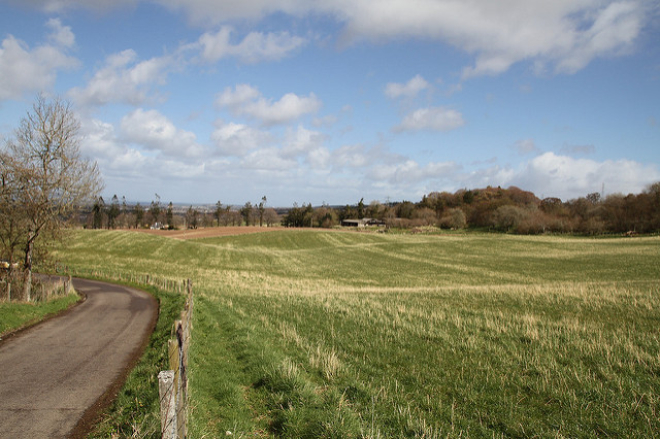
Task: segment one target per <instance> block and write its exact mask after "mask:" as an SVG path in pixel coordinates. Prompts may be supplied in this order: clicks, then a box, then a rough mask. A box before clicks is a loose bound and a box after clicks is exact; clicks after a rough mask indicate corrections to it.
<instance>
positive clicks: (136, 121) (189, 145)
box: [120, 108, 205, 157]
mask: <svg viewBox="0 0 660 439" xmlns="http://www.w3.org/2000/svg"><path fill="white" fill-rule="evenodd" d="M120 127H121V131H122V134H123V136H124V138H125V139H126V140H127V141H128V142H131V143H135V144H138V145H140V146H143V147H144V148H146V149H148V150H152V151H160V152H163V153H164V154H166V155H168V156H174V157H201V156H203V154H204V152H205V151H204V148H203V147H202V146H201V145H199V144H198V143H197V137H196V136H195V134H194V133H191V132H190V131H185V130H181V129H179V128H177V127H176V126H175V125H174V124H173V123H172V122H171V121H170V120H169V119H168V118H167V117H165V116H164V115H162V114H161V113H159V112H158V111H156V110H148V111H145V110H143V109H141V108H138V109H137V110H135V111H133V112H132V113H130V114H128V115H126V116H124V117H123V118H122V120H121V123H120Z"/></svg>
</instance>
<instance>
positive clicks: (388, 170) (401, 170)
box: [369, 159, 460, 186]
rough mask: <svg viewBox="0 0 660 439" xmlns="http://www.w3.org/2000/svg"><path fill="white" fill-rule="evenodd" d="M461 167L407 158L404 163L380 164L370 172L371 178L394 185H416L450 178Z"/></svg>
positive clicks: (452, 163) (453, 164)
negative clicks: (421, 162) (421, 163)
mask: <svg viewBox="0 0 660 439" xmlns="http://www.w3.org/2000/svg"><path fill="white" fill-rule="evenodd" d="M459 169H460V167H459V166H458V165H457V164H456V163H454V162H431V163H427V164H426V165H420V164H419V163H417V162H416V161H414V160H410V159H407V160H405V161H403V162H402V163H396V164H378V165H376V166H374V167H373V169H371V170H370V172H369V178H370V179H373V180H375V181H380V182H386V183H388V184H392V185H395V184H396V185H400V184H405V185H409V186H410V185H414V184H417V183H420V182H426V181H428V180H430V181H437V180H448V179H449V178H450V177H452V176H454V175H455V174H456V172H457V171H458V170H459Z"/></svg>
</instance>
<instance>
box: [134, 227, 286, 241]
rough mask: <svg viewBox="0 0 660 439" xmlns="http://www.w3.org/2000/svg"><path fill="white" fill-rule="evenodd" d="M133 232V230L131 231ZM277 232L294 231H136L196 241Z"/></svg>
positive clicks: (272, 229)
mask: <svg viewBox="0 0 660 439" xmlns="http://www.w3.org/2000/svg"><path fill="white" fill-rule="evenodd" d="M133 230H135V229H133ZM278 230H295V229H289V228H286V227H254V226H247V227H208V228H204V229H195V230H144V229H137V231H139V232H142V233H149V234H151V235H158V236H166V237H169V238H176V239H197V238H215V237H216V236H232V235H244V234H248V233H264V232H275V231H278Z"/></svg>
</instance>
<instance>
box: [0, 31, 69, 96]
mask: <svg viewBox="0 0 660 439" xmlns="http://www.w3.org/2000/svg"><path fill="white" fill-rule="evenodd" d="M46 26H47V27H48V28H50V29H51V33H50V35H49V36H48V40H49V43H47V44H42V45H39V46H37V47H35V48H33V49H30V47H29V46H28V45H27V44H26V43H25V42H23V41H21V40H18V39H16V38H15V37H14V36H13V35H9V36H7V37H6V38H5V39H4V40H3V41H2V46H1V47H0V78H2V80H1V81H0V100H4V99H19V98H20V97H21V96H22V95H23V94H24V93H27V92H35V91H43V90H48V89H50V88H51V87H52V86H53V84H54V83H55V79H56V78H57V72H58V70H67V69H73V68H77V67H78V65H79V61H78V59H76V58H74V57H72V56H70V55H69V53H68V51H69V49H70V48H71V47H72V46H73V45H74V43H75V36H74V34H73V32H72V31H71V28H70V27H68V26H63V25H62V23H61V21H60V20H57V19H51V20H49V21H48V22H47V23H46Z"/></svg>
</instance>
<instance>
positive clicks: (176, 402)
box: [73, 270, 194, 439]
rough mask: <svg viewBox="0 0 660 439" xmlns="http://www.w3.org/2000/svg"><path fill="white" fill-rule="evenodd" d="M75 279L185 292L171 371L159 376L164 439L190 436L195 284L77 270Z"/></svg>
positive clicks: (172, 348)
mask: <svg viewBox="0 0 660 439" xmlns="http://www.w3.org/2000/svg"><path fill="white" fill-rule="evenodd" d="M73 275H74V276H75V275H86V276H91V277H95V278H103V279H112V280H118V281H126V282H132V283H136V284H142V285H151V286H155V287H157V288H160V289H162V290H166V291H172V292H176V293H179V294H182V293H183V292H184V290H185V292H186V301H185V305H184V309H183V311H181V319H180V320H177V321H175V322H174V325H173V326H172V338H171V339H170V340H168V343H167V347H168V365H169V368H170V369H169V370H165V371H161V372H160V373H159V374H158V393H159V397H160V423H161V437H162V438H163V439H185V438H186V437H187V434H188V432H187V430H188V350H189V347H190V340H191V331H192V315H193V305H194V299H193V288H192V281H191V280H190V279H187V280H186V281H181V280H179V279H168V278H161V277H154V276H150V275H148V274H137V273H115V272H113V273H109V272H105V271H102V270H74V271H73Z"/></svg>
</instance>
